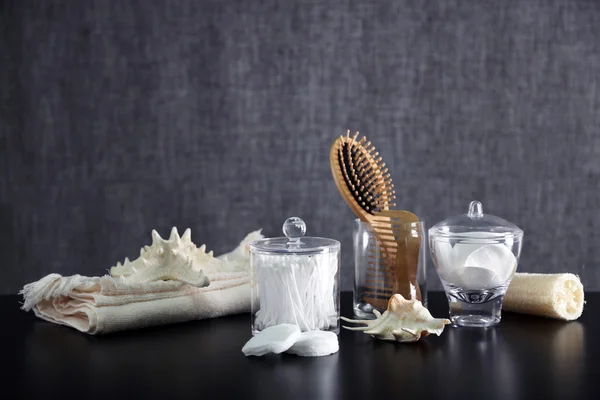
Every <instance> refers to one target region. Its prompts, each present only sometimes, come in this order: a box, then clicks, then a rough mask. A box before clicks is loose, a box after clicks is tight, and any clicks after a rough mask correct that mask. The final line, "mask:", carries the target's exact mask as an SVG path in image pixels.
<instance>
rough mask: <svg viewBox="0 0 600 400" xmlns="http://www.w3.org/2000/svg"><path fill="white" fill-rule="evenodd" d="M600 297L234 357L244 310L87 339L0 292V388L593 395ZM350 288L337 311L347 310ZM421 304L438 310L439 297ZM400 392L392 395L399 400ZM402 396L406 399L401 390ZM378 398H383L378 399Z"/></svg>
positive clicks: (245, 328)
mask: <svg viewBox="0 0 600 400" xmlns="http://www.w3.org/2000/svg"><path fill="white" fill-rule="evenodd" d="M598 299H600V293H593V294H588V295H587V305H586V310H585V311H584V313H583V316H582V318H581V319H580V320H579V321H576V322H570V323H564V322H560V321H554V320H549V319H544V318H538V317H529V316H524V315H517V314H510V313H505V314H504V316H503V320H502V322H501V323H500V325H499V326H497V327H495V328H488V329H475V328H452V327H447V328H446V330H445V331H444V333H443V334H442V336H441V337H436V336H430V337H427V338H425V339H423V340H422V341H420V342H418V343H415V344H396V343H389V342H381V341H377V340H375V339H373V338H371V337H369V336H367V335H364V334H362V333H357V332H349V331H346V330H342V332H341V334H340V352H339V353H337V354H335V355H332V356H328V357H320V358H301V357H297V356H292V355H270V356H267V357H262V358H254V357H250V358H247V357H245V356H244V355H243V354H242V352H241V348H242V346H243V344H244V343H245V342H246V341H247V340H248V339H249V338H250V316H249V315H248V314H245V315H238V316H232V317H225V318H219V319H213V320H206V321H195V322H189V323H183V324H177V325H171V326H164V327H158V328H152V329H144V330H138V331H131V332H123V333H115V334H110V335H106V336H98V337H94V336H87V335H85V334H82V333H79V332H77V331H75V330H72V329H69V328H66V327H62V326H57V325H53V324H49V323H46V322H43V321H40V320H37V319H36V318H35V317H34V316H33V315H32V314H30V313H24V312H22V311H20V310H19V309H18V307H19V304H18V298H17V297H16V296H4V297H0V310H1V311H2V315H3V329H2V346H3V349H2V353H1V354H2V355H3V360H4V363H5V368H4V379H3V381H4V382H3V389H4V390H3V391H2V393H3V394H5V395H8V397H6V398H12V397H13V396H14V397H31V398H34V397H41V396H45V397H50V398H53V397H59V396H60V397H64V396H66V395H67V397H69V396H68V395H71V396H73V395H79V396H80V397H82V398H87V397H94V398H95V397H105V398H109V397H114V396H117V397H136V398H137V397H140V398H141V397H142V396H144V397H150V398H162V397H164V398H177V397H196V398H203V399H205V398H263V399H271V398H273V399H275V398H277V399H279V398H285V397H288V396H289V397H302V398H311V399H312V398H361V397H362V398H374V397H376V396H382V397H383V396H385V397H387V398H392V397H394V398H404V399H410V398H417V397H439V398H450V399H454V398H463V399H465V398H469V399H471V398H486V399H506V398H510V399H516V398H569V399H572V398H600V397H599V396H600V394H599V393H600V380H599V379H598V378H600V373H599V372H598V368H597V366H596V365H595V364H593V362H594V361H595V358H596V357H598V356H600V352H599V351H600V345H599V344H598V343H599V341H598V339H597V336H598V334H599V333H600V322H599V321H598V318H597V317H596V315H597V314H598V310H597V308H598V307H597V306H596V304H597V303H598V301H597V300H598ZM351 308H352V307H351V294H350V293H343V295H342V314H343V315H345V316H349V317H350V316H351ZM430 310H431V311H432V314H433V315H434V316H436V317H443V316H445V315H447V311H448V310H447V305H446V302H445V297H444V296H443V294H441V293H433V294H431V295H430ZM402 396H403V397H402ZM406 396H408V397H406ZM385 397H384V398H385Z"/></svg>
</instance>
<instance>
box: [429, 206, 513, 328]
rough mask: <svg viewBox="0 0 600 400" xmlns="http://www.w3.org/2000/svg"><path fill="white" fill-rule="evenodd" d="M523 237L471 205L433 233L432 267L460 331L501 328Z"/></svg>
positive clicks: (431, 238) (503, 221)
mask: <svg viewBox="0 0 600 400" xmlns="http://www.w3.org/2000/svg"><path fill="white" fill-rule="evenodd" d="M522 240H523V231H522V230H521V229H520V228H519V227H517V226H516V225H514V224H512V223H510V222H508V221H506V220H504V219H502V218H499V217H496V216H493V215H490V214H484V213H483V206H482V204H481V203H480V202H478V201H472V202H471V204H470V205H469V211H468V212H467V213H466V214H460V215H456V216H453V217H450V218H448V219H445V220H444V221H442V222H440V223H438V224H436V225H435V226H433V227H432V228H431V229H429V248H430V250H431V255H432V259H433V263H434V265H435V267H436V270H437V272H438V274H439V276H440V280H441V281H442V284H443V285H444V290H445V291H446V296H447V297H448V302H449V305H450V320H451V321H452V322H453V323H454V324H455V325H459V326H480V327H487V326H493V325H496V324H497V323H499V322H500V318H501V310H502V299H503V298H504V294H505V293H506V289H507V288H508V285H509V284H510V281H511V280H512V277H513V275H514V273H515V271H516V269H517V264H518V262H519V257H520V255H521V246H522Z"/></svg>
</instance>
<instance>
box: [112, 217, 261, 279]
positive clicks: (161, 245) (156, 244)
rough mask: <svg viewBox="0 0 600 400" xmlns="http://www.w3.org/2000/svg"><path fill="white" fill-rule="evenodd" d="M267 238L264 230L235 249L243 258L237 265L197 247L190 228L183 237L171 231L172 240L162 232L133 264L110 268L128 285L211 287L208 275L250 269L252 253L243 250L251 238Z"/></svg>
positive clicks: (251, 234)
mask: <svg viewBox="0 0 600 400" xmlns="http://www.w3.org/2000/svg"><path fill="white" fill-rule="evenodd" d="M257 235H258V236H260V237H261V238H262V237H263V236H262V235H261V234H260V231H257V232H252V233H250V234H249V235H247V236H246V239H244V240H243V241H242V243H240V245H239V246H238V248H236V250H234V252H236V254H238V255H239V259H237V260H236V261H235V262H230V261H227V260H221V259H218V258H215V257H214V256H213V252H212V251H210V252H208V253H206V245H202V246H200V248H198V247H196V245H195V244H194V243H193V242H192V232H191V230H190V229H189V228H188V229H186V230H185V232H184V233H183V235H182V236H181V237H180V236H179V233H178V231H177V228H175V227H173V229H171V234H170V236H169V239H163V238H162V237H161V236H160V235H159V234H158V232H156V231H155V230H153V231H152V245H151V246H144V247H143V248H142V249H140V256H139V257H138V258H137V259H135V260H133V261H129V259H128V258H125V261H124V263H123V264H121V263H120V262H118V263H117V265H115V266H114V267H112V268H111V269H110V275H111V276H113V277H121V278H123V279H124V280H126V281H128V282H131V283H133V282H135V283H146V282H153V281H159V280H173V281H179V282H183V283H186V284H188V285H192V286H197V287H204V286H208V284H209V279H208V278H207V277H206V276H205V274H206V275H210V274H211V273H215V272H236V271H243V270H245V269H247V268H248V262H249V259H250V256H249V253H248V251H246V252H244V251H243V250H240V248H242V249H244V248H246V247H247V244H248V243H249V242H248V243H247V239H249V238H252V239H254V238H255V237H256V236H257Z"/></svg>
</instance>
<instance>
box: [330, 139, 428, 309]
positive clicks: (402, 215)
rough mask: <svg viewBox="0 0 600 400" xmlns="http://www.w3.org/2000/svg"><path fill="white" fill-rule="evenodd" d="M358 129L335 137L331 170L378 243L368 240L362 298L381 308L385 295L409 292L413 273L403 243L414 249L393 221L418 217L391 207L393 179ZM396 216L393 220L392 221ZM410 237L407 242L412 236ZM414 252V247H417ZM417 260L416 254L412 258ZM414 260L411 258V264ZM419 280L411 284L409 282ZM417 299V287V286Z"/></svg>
mask: <svg viewBox="0 0 600 400" xmlns="http://www.w3.org/2000/svg"><path fill="white" fill-rule="evenodd" d="M358 135H359V133H358V132H356V133H355V134H354V136H352V137H351V136H350V131H349V130H348V131H347V133H346V136H340V137H339V138H337V139H336V140H335V141H334V142H333V145H332V146H331V150H330V153H329V161H330V166H331V172H332V174H333V178H334V181H335V184H336V186H337V188H338V190H339V192H340V194H341V195H342V198H343V199H344V200H345V201H346V203H347V204H348V205H349V206H350V208H351V209H352V211H354V213H355V214H356V215H357V216H358V217H359V219H360V220H361V221H363V222H366V223H368V224H370V225H371V227H372V232H373V234H374V236H375V238H376V240H377V243H374V244H373V245H371V246H370V247H371V248H370V249H369V252H370V262H369V266H368V267H367V282H366V283H367V288H368V289H369V291H367V292H365V293H364V294H365V296H364V297H363V299H364V300H365V301H367V302H368V303H370V304H371V305H373V306H375V307H377V308H381V309H385V307H386V306H387V302H388V299H389V297H390V296H391V295H392V294H394V293H400V294H402V295H403V296H404V297H405V298H407V299H408V298H411V291H410V288H411V282H416V271H415V272H414V275H415V280H413V281H410V280H409V278H410V277H411V276H412V275H413V274H412V272H411V273H407V272H406V266H407V265H408V260H409V259H410V258H407V256H401V255H405V251H407V250H408V248H410V249H411V251H413V252H414V250H415V249H414V246H413V245H410V246H408V247H407V246H406V243H408V241H406V240H404V242H405V244H402V243H403V241H402V240H403V239H402V238H403V236H402V235H403V234H405V232H401V231H399V230H398V227H399V226H401V225H400V224H398V223H397V221H400V220H402V219H406V222H413V220H416V221H418V217H417V216H416V215H414V214H412V213H409V212H408V211H391V210H389V208H390V207H393V206H395V204H392V203H391V202H392V201H393V200H394V199H395V198H396V197H395V193H394V185H393V184H392V180H391V177H390V174H389V173H388V169H387V168H385V163H383V162H382V157H379V153H378V152H377V151H376V150H375V146H373V145H372V144H371V142H368V141H367V138H366V137H362V138H361V139H360V140H357V137H358ZM394 221H396V223H395V224H394V223H393V222H394ZM411 243H412V242H411ZM416 250H417V252H416V254H417V256H418V253H419V251H418V248H417V249H416ZM417 262H418V259H417ZM417 265H418V264H414V268H413V269H415V270H416V267H417ZM415 286H416V287H417V290H418V285H412V287H415ZM417 293H418V298H419V299H420V297H421V296H420V291H417Z"/></svg>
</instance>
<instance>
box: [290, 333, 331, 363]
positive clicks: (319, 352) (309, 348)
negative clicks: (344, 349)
mask: <svg viewBox="0 0 600 400" xmlns="http://www.w3.org/2000/svg"><path fill="white" fill-rule="evenodd" d="M339 349H340V345H339V343H338V337H337V335H336V334H335V333H333V332H325V331H308V332H302V333H301V334H300V337H299V338H298V340H297V341H296V343H294V345H293V346H292V347H290V348H289V350H288V351H287V352H286V353H290V354H295V355H297V356H302V357H321V356H328V355H330V354H333V353H337V352H338V350H339Z"/></svg>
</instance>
